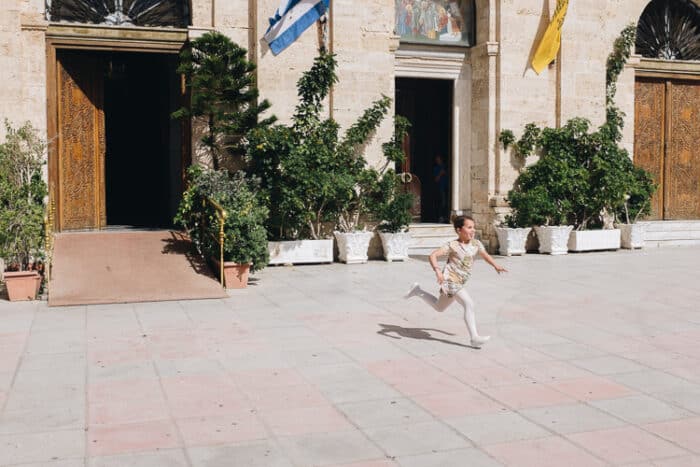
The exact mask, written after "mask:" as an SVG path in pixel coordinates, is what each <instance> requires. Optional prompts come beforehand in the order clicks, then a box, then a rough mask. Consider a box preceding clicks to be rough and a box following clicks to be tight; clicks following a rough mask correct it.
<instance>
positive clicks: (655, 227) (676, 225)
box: [640, 220, 700, 232]
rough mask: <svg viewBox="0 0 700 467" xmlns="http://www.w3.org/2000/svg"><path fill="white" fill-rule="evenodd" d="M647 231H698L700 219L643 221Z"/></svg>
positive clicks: (699, 229)
mask: <svg viewBox="0 0 700 467" xmlns="http://www.w3.org/2000/svg"><path fill="white" fill-rule="evenodd" d="M640 224H644V225H645V226H646V230H647V232H676V231H700V220H697V221H687V220H686V221H644V222H640Z"/></svg>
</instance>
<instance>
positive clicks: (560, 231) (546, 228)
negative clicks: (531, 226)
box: [535, 225, 574, 255]
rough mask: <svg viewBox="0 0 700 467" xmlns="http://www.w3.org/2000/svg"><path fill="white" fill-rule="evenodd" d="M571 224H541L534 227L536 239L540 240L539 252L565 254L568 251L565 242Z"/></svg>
mask: <svg viewBox="0 0 700 467" xmlns="http://www.w3.org/2000/svg"><path fill="white" fill-rule="evenodd" d="M573 228H574V227H573V226H572V225H541V226H539V227H535V232H536V233H537V239H538V240H539V241H540V253H548V254H550V255H565V254H567V253H568V252H569V249H568V247H567V243H568V241H569V233H571V231H572V230H573Z"/></svg>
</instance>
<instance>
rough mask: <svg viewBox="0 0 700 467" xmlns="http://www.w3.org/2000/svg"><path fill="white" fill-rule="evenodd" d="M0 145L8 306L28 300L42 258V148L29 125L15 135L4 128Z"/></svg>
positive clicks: (0, 218) (0, 230)
mask: <svg viewBox="0 0 700 467" xmlns="http://www.w3.org/2000/svg"><path fill="white" fill-rule="evenodd" d="M5 127H6V132H7V136H6V141H5V142H4V143H2V144H0V257H2V258H3V259H4V261H5V267H6V269H7V271H8V272H5V274H4V280H5V284H6V287H7V290H8V296H9V298H10V300H27V299H33V298H35V296H36V293H37V292H38V291H39V288H40V285H41V280H42V278H41V274H40V272H43V262H42V259H43V257H44V251H43V242H44V215H45V205H44V199H45V198H46V195H47V188H46V182H45V181H44V179H43V174H42V167H43V165H44V163H45V154H46V144H45V143H44V142H43V141H42V140H41V138H39V136H38V135H37V132H36V130H35V129H34V128H33V127H32V126H31V124H29V123H25V124H24V125H22V126H21V127H19V128H17V129H15V128H12V126H11V125H10V124H9V123H8V122H5Z"/></svg>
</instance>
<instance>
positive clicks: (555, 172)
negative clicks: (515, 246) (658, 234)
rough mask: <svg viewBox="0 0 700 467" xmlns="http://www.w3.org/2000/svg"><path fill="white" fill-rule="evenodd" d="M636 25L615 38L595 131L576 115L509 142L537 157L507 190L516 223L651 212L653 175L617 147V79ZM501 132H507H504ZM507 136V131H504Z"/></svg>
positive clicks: (587, 220)
mask: <svg viewBox="0 0 700 467" xmlns="http://www.w3.org/2000/svg"><path fill="white" fill-rule="evenodd" d="M635 31H636V28H635V26H634V25H629V26H627V27H626V28H625V29H623V31H622V32H621V34H620V37H618V39H617V40H616V41H615V43H614V46H613V52H612V53H611V54H610V56H609V57H608V62H607V73H606V121H605V123H603V125H601V126H600V128H599V129H598V130H597V131H593V132H591V131H590V122H589V121H588V120H586V119H583V118H573V119H571V120H569V121H568V122H567V123H566V124H565V125H564V126H563V127H561V128H542V129H540V128H538V127H537V126H536V125H534V124H528V125H526V127H525V131H524V132H523V136H522V137H521V138H520V140H518V141H517V142H514V143H513V142H511V143H510V144H514V145H515V147H516V151H517V152H519V153H520V154H522V155H524V156H525V157H526V156H527V155H529V154H531V153H533V152H535V151H537V152H538V153H539V154H540V158H539V160H538V161H537V162H536V163H535V164H533V165H531V166H529V167H526V168H525V169H524V170H523V171H522V172H521V173H520V175H519V177H518V179H517V180H516V182H515V184H514V186H513V189H512V190H511V191H510V192H509V193H508V201H509V203H510V206H511V208H512V210H513V211H512V213H511V215H510V218H509V219H508V221H509V222H510V223H512V224H514V225H520V226H530V225H542V224H544V225H557V224H559V225H561V224H571V225H574V226H575V228H577V229H585V228H592V227H601V226H604V225H606V224H607V222H606V217H609V216H613V217H614V218H617V219H622V218H623V215H624V219H626V220H627V222H629V219H630V212H631V213H633V214H632V219H637V218H638V217H639V216H640V215H644V214H647V213H649V211H650V205H649V200H650V198H651V196H652V194H653V193H654V191H655V189H656V186H655V184H654V182H653V180H652V177H651V175H650V174H649V173H648V172H646V171H645V170H643V169H641V168H639V167H635V166H634V164H633V162H632V160H631V158H630V155H629V153H628V152H627V151H626V150H625V149H623V148H621V147H620V146H619V141H620V140H621V139H622V127H623V123H624V121H623V117H624V114H623V113H622V112H621V111H620V110H619V109H618V108H617V107H616V106H615V102H614V96H615V91H616V82H617V78H618V77H619V74H620V72H621V71H622V69H623V68H624V64H625V62H626V60H627V59H628V58H629V56H630V51H631V47H632V45H634V37H635ZM502 134H503V133H502ZM506 136H507V135H506Z"/></svg>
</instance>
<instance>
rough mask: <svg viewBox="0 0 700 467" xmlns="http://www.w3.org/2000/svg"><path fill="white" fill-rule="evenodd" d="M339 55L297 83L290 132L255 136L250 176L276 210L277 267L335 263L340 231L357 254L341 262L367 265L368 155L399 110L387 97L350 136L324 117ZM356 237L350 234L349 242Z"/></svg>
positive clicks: (280, 128)
mask: <svg viewBox="0 0 700 467" xmlns="http://www.w3.org/2000/svg"><path fill="white" fill-rule="evenodd" d="M336 66H337V63H336V59H335V56H334V55H333V54H331V53H328V52H327V51H326V50H325V49H324V48H321V50H320V51H319V55H318V56H317V57H316V59H315V60H314V64H313V66H312V67H311V69H310V70H308V71H306V72H305V73H304V74H303V75H302V77H301V78H300V79H299V81H298V83H297V89H298V94H299V103H298V105H297V107H296V109H295V112H294V115H293V116H292V123H291V124H290V125H275V126H272V127H269V128H260V129H256V130H254V131H252V132H251V133H250V134H249V146H248V158H247V160H248V170H249V173H251V174H254V175H255V176H257V177H259V178H260V179H261V180H262V188H263V190H262V196H263V198H264V199H265V200H266V203H267V205H268V206H269V208H270V219H269V222H268V234H269V236H270V239H271V241H270V263H271V264H285V263H320V262H332V261H333V240H332V238H331V236H332V235H333V232H334V230H335V231H336V232H338V235H337V237H340V240H339V246H340V247H342V246H343V243H344V244H345V245H346V246H352V247H353V248H352V250H353V251H352V252H350V254H349V255H348V254H347V251H345V252H344V251H342V250H343V249H342V248H341V252H340V257H341V260H343V259H344V260H345V261H347V262H364V261H366V256H367V248H366V246H365V242H366V243H367V245H368V244H369V239H370V238H371V234H369V233H368V232H365V233H360V234H355V232H356V231H357V230H359V227H360V225H361V224H360V222H361V219H362V215H363V214H364V213H365V212H366V210H367V209H366V204H365V195H364V188H365V187H364V185H363V184H364V183H365V182H366V177H367V174H368V172H367V170H368V168H367V162H366V160H365V158H364V149H365V147H366V145H367V142H368V141H369V139H370V137H371V136H372V135H373V134H374V132H375V130H376V128H377V127H378V126H379V124H380V123H381V121H382V119H383V118H384V116H385V115H386V114H387V112H388V110H389V109H390V107H391V99H389V98H388V97H386V96H382V98H380V99H379V100H377V101H375V102H374V103H373V104H372V105H371V106H370V107H369V108H368V109H367V110H365V111H364V112H363V114H362V115H361V116H360V117H359V118H358V120H357V121H356V123H355V124H353V125H352V126H351V127H350V128H349V129H348V130H347V131H346V132H345V134H344V135H343V136H340V135H339V125H338V123H337V122H336V121H335V120H334V119H332V118H322V115H321V111H322V108H323V102H324V99H325V98H326V97H327V95H328V93H329V92H330V89H331V86H333V84H335V83H336V82H337V76H336V72H335V69H336ZM346 234H349V235H346Z"/></svg>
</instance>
